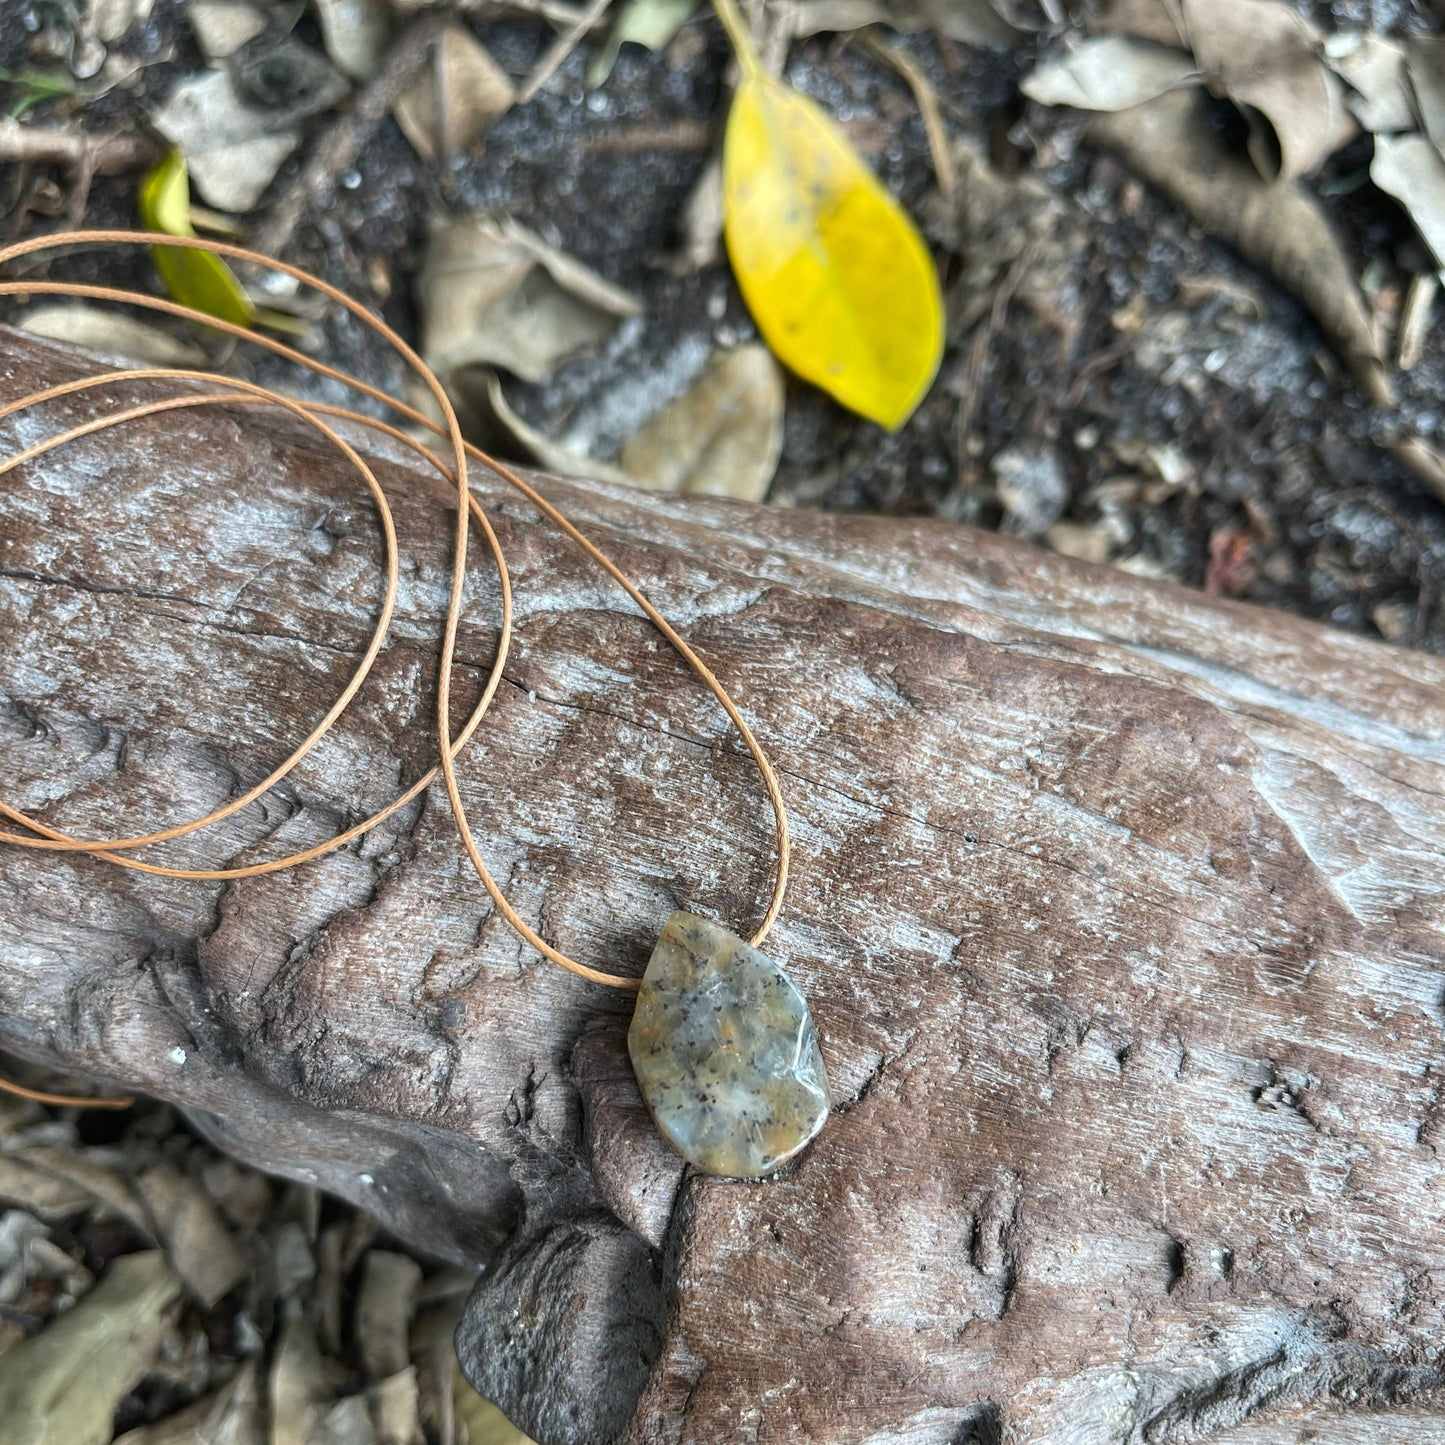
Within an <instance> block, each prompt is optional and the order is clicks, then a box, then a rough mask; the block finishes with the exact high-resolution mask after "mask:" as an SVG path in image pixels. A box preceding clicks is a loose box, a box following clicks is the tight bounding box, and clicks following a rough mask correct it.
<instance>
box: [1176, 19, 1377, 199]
mask: <svg viewBox="0 0 1445 1445" xmlns="http://www.w3.org/2000/svg"><path fill="white" fill-rule="evenodd" d="M1181 4H1182V6H1183V13H1184V22H1185V25H1186V27H1187V29H1188V34H1189V44H1190V47H1191V48H1192V49H1193V51H1194V58H1195V60H1196V61H1198V62H1199V68H1200V70H1202V71H1203V72H1204V75H1205V77H1206V79H1207V80H1208V82H1209V85H1210V88H1211V89H1214V90H1217V91H1219V92H1220V93H1222V94H1224V95H1227V96H1228V97H1229V98H1230V99H1231V100H1233V101H1235V102H1236V103H1237V104H1239V105H1241V106H1245V107H1252V108H1253V109H1254V110H1256V111H1258V112H1259V114H1260V115H1262V116H1263V117H1264V118H1265V120H1266V121H1268V123H1269V126H1270V128H1271V129H1272V131H1273V133H1274V137H1275V139H1276V140H1277V142H1278V146H1279V163H1278V165H1277V166H1276V165H1275V164H1274V163H1273V162H1274V154H1273V147H1272V146H1270V145H1269V144H1268V140H1267V137H1264V136H1261V135H1260V134H1259V132H1258V131H1256V132H1255V135H1254V138H1253V140H1252V142H1251V146H1250V154H1251V156H1252V157H1253V159H1254V162H1255V164H1256V165H1257V166H1258V167H1259V170H1260V174H1261V175H1263V176H1265V177H1267V178H1269V179H1272V178H1273V177H1274V175H1275V174H1279V175H1282V176H1284V177H1285V178H1286V179H1288V180H1293V179H1295V178H1297V177H1299V176H1304V175H1308V174H1309V173H1310V172H1311V171H1313V170H1314V169H1315V168H1316V167H1317V166H1318V165H1319V164H1320V163H1321V162H1322V161H1323V160H1324V159H1325V157H1326V156H1329V155H1332V154H1333V153H1334V152H1335V151H1337V150H1338V149H1339V148H1340V147H1341V146H1342V145H1344V144H1345V142H1346V141H1348V140H1349V139H1350V137H1351V136H1352V135H1353V134H1354V131H1355V125H1354V120H1353V118H1352V117H1351V116H1350V113H1349V110H1348V108H1347V107H1346V105H1345V95H1344V86H1343V85H1342V84H1341V82H1340V79H1339V77H1338V76H1337V75H1335V74H1334V72H1333V71H1331V70H1329V69H1328V68H1327V67H1326V66H1325V65H1324V64H1323V62H1322V61H1321V60H1320V58H1319V55H1318V53H1317V52H1318V48H1319V44H1320V35H1319V32H1318V31H1317V30H1316V29H1315V28H1314V27H1313V26H1312V25H1311V24H1310V23H1309V22H1308V21H1306V20H1304V19H1303V18H1301V17H1300V16H1299V15H1297V14H1296V13H1295V12H1294V10H1292V9H1291V8H1290V7H1289V6H1288V5H1286V4H1284V3H1282V0H1181Z"/></svg>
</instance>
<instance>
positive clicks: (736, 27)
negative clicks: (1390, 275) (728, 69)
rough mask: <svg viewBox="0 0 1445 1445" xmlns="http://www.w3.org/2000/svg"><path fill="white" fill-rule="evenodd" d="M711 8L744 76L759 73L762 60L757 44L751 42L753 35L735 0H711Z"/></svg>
mask: <svg viewBox="0 0 1445 1445" xmlns="http://www.w3.org/2000/svg"><path fill="white" fill-rule="evenodd" d="M712 8H713V9H714V10H716V11H717V18H718V19H719V20H721V21H722V27H723V29H724V30H726V31H727V33H728V39H729V40H730V41H732V46H733V49H734V50H735V51H736V52H737V57H738V64H739V65H741V66H742V68H743V74H744V76H746V77H748V78H751V77H753V76H755V75H761V74H762V73H763V62H762V61H761V60H760V59H759V58H758V49H757V46H755V45H754V44H753V37H752V36H751V35H750V34H749V33H748V27H747V22H746V21H745V20H744V19H743V17H742V12H741V11H740V10H739V9H738V7H737V4H736V0H712Z"/></svg>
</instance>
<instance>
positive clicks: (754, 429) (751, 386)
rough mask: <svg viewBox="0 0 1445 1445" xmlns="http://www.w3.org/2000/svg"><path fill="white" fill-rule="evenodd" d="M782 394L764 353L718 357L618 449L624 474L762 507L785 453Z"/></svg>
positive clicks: (657, 487) (743, 351)
mask: <svg viewBox="0 0 1445 1445" xmlns="http://www.w3.org/2000/svg"><path fill="white" fill-rule="evenodd" d="M783 392H784V383H783V373H782V370H781V368H780V367H779V366H778V364H777V362H776V361H774V360H773V357H772V354H771V353H770V352H769V351H768V348H767V347H766V346H761V345H753V346H740V347H739V348H738V349H737V350H736V351H724V352H717V353H715V354H714V355H713V357H712V359H711V360H710V361H709V363H708V365H707V368H706V369H705V370H704V372H703V374H702V376H701V377H700V378H699V379H698V381H697V383H696V385H694V386H693V387H692V388H691V390H689V391H687V392H686V393H684V394H683V395H682V396H680V397H679V398H678V399H677V400H676V401H675V402H673V403H672V405H671V406H669V407H667V408H666V409H665V410H663V411H662V412H660V413H659V414H658V415H657V416H655V417H653V418H652V420H651V421H649V422H648V423H647V425H646V426H644V427H643V428H642V429H641V430H640V431H639V432H638V433H637V434H636V435H635V436H634V437H632V438H631V439H630V440H629V441H628V443H627V445H626V446H624V447H623V448H622V455H621V457H620V458H619V461H620V462H621V464H622V470H623V471H625V472H626V473H627V474H628V475H629V476H630V477H632V478H633V479H634V481H635V482H636V483H637V484H638V485H640V486H644V487H647V488H649V489H651V490H654V491H662V492H686V493H693V494H699V495H704V496H712V497H735V498H737V499H738V500H740V501H745V502H760V501H762V499H763V498H764V497H765V496H766V495H767V492H768V487H769V485H770V484H771V482H772V480H773V473H774V472H776V471H777V469H778V457H779V456H780V455H781V453H782V449H783Z"/></svg>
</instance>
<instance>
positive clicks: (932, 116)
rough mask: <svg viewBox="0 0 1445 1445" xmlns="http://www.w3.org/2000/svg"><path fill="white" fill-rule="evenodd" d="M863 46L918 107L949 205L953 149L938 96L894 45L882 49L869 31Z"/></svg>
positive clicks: (954, 180) (953, 188)
mask: <svg viewBox="0 0 1445 1445" xmlns="http://www.w3.org/2000/svg"><path fill="white" fill-rule="evenodd" d="M863 43H864V45H866V46H867V47H868V49H869V50H871V51H872V52H873V53H874V55H876V56H877V57H878V58H879V59H880V60H882V61H885V62H886V63H887V64H889V65H891V66H892V67H893V68H894V70H896V71H897V72H898V73H899V75H901V76H902V77H903V79H904V80H905V81H906V82H907V83H908V88H909V90H911V91H912V92H913V99H914V100H915V101H916V102H917V103H918V113H919V114H920V115H921V116H922V117H923V129H924V131H925V133H926V134H927V136H928V150H929V154H930V155H932V157H933V174H934V176H935V177H936V178H937V181H938V189H939V191H940V193H941V194H942V196H943V198H944V200H946V201H951V200H953V198H954V195H955V194H956V193H957V191H958V169H957V167H956V166H955V165H954V163H953V148H952V147H951V146H950V145H949V143H948V127H947V126H946V125H945V124H944V121H943V111H942V109H941V107H940V106H939V103H938V92H937V91H936V90H934V88H933V87H932V85H930V84H929V82H928V77H927V76H926V75H925V74H924V73H923V72H922V71H921V70H920V69H919V68H918V66H917V65H915V64H914V62H913V60H912V58H911V57H910V56H908V55H907V54H906V53H905V52H904V51H903V50H902V49H900V48H899V47H898V46H896V45H886V44H884V42H883V41H881V40H879V39H878V37H877V36H876V35H874V34H872V33H871V32H869V31H865V32H864V35H863Z"/></svg>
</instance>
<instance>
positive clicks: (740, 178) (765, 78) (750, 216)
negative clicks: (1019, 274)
mask: <svg viewBox="0 0 1445 1445" xmlns="http://www.w3.org/2000/svg"><path fill="white" fill-rule="evenodd" d="M714 3H715V5H716V8H717V11H718V14H719V17H720V18H721V19H722V20H723V23H724V25H725V26H726V27H727V30H728V33H729V35H730V37H731V38H732V41H733V44H734V46H735V48H736V49H737V51H738V58H739V60H740V61H741V63H742V68H743V78H742V82H741V84H740V85H739V87H738V92H737V95H736V97H735V98H734V100H733V107H732V113H731V114H730V115H729V117H728V128H727V138H726V141H725V142H724V147H723V194H724V215H725V219H724V234H725V235H726V237H727V246H728V255H729V256H730V257H731V259H732V263H733V270H734V271H735V272H736V274H737V278H738V284H739V286H741V288H742V293H743V297H744V299H745V300H746V301H747V303H748V309H749V310H750V311H751V312H752V314H753V320H754V321H756V322H757V325H758V330H759V331H761V332H762V334H763V338H764V339H765V340H766V341H767V343H768V345H769V346H770V347H772V349H773V351H774V353H775V354H776V355H777V356H778V358H779V359H780V360H781V361H783V362H784V363H785V364H786V365H787V366H789V367H791V368H792V369H793V370H794V371H796V372H797V373H798V374H799V375H800V376H802V377H805V378H806V379H807V380H808V381H811V382H813V383H814V384H815V385H817V386H820V387H822V388H823V390H824V391H827V392H829V393H830V394H831V395H832V396H834V397H835V398H836V399H837V400H838V401H840V402H842V403H843V405H844V406H846V407H850V408H851V409H852V410H853V411H856V412H860V413H861V414H862V415H864V416H866V417H869V418H871V419H872V420H874V421H876V422H879V423H881V424H882V425H883V426H886V427H888V428H889V429H890V430H896V429H897V428H898V427H900V426H902V425H903V423H904V422H905V421H907V420H908V418H909V416H911V415H912V413H913V411H914V408H915V407H917V405H918V403H919V402H920V401H922V400H923V397H924V394H925V393H926V392H927V390H928V388H929V385H930V383H931V382H932V381H933V378H934V375H935V374H936V373H937V371H938V363H939V360H940V358H941V357H942V355H943V298H942V296H941V294H940V292H939V286H938V273H937V271H936V270H935V269H934V265H933V258H932V256H930V255H929V253H928V248H927V246H925V245H924V243H923V238H922V237H921V236H920V235H919V234H918V231H917V229H916V228H915V227H914V225H913V223H912V221H910V220H909V219H908V217H907V215H906V214H905V213H904V212H903V210H902V209H901V208H900V207H899V205H898V203H897V202H896V201H895V200H894V199H893V197H892V196H890V195H889V194H888V192H887V191H886V190H884V188H883V186H882V185H881V184H880V183H879V181H878V179H877V177H876V176H874V174H873V172H872V171H870V170H869V169H868V166H867V164H866V163H865V162H864V161H863V159H862V157H861V156H859V155H858V153H857V151H855V150H854V149H853V147H852V146H851V145H850V144H849V142H848V140H847V139H846V138H845V137H844V135H843V134H842V132H841V131H839V130H838V128H837V127H836V126H835V125H834V123H833V122H832V121H831V120H830V119H829V118H828V117H827V116H826V115H824V114H823V112H822V111H821V110H819V109H818V107H817V106H816V105H814V104H813V103H812V101H810V100H808V99H807V98H806V97H804V96H801V95H799V94H798V93H797V92H796V91H795V90H792V89H790V88H789V87H788V86H786V85H784V84H783V83H782V82H781V81H779V80H775V79H774V78H773V77H772V76H770V75H768V74H766V73H765V72H764V71H763V69H762V66H761V65H760V63H759V62H758V59H757V55H756V52H754V51H753V49H752V45H751V42H750V41H749V40H748V38H747V34H746V31H745V30H743V28H742V22H741V19H740V17H739V16H738V14H737V11H736V9H735V7H734V5H733V3H732V0H714Z"/></svg>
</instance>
